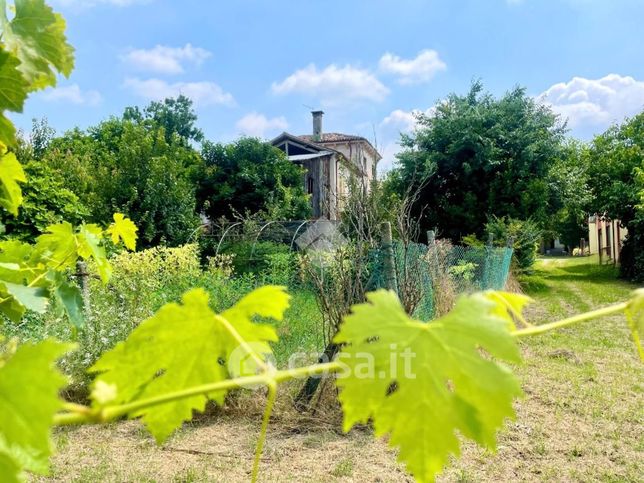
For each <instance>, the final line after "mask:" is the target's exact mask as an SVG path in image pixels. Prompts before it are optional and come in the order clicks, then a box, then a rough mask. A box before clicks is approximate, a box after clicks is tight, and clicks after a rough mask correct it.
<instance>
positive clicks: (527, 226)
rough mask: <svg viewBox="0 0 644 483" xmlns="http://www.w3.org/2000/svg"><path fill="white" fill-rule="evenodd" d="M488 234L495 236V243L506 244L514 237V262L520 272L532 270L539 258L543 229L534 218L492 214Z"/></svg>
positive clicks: (487, 227)
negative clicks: (520, 218) (518, 218)
mask: <svg viewBox="0 0 644 483" xmlns="http://www.w3.org/2000/svg"><path fill="white" fill-rule="evenodd" d="M485 231H486V233H487V234H488V235H490V234H491V235H492V236H493V237H494V243H495V244H496V245H498V246H505V244H506V243H507V240H508V239H509V238H512V239H513V244H512V248H514V254H513V255H512V262H513V264H514V267H515V268H516V270H517V271H518V272H526V271H530V269H531V268H532V266H533V265H534V262H535V261H536V259H537V250H538V248H539V240H540V239H541V234H542V233H541V229H540V228H539V226H538V225H537V224H536V223H535V222H534V221H532V220H517V219H514V218H510V217H506V216H504V217H502V218H499V217H497V216H492V217H490V218H489V219H488V222H487V223H486V225H485Z"/></svg>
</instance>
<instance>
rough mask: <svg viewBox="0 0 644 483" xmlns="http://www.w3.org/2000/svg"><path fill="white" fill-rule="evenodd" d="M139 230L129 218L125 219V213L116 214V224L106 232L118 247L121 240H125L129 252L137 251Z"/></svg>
mask: <svg viewBox="0 0 644 483" xmlns="http://www.w3.org/2000/svg"><path fill="white" fill-rule="evenodd" d="M137 230H138V228H137V227H136V225H135V224H134V223H133V222H132V220H130V219H129V218H125V215H123V213H114V223H112V224H111V225H110V226H109V227H108V228H107V230H106V232H107V234H108V235H111V236H112V242H113V243H114V244H115V245H117V244H118V242H119V240H123V244H124V245H125V248H127V249H128V250H135V249H136V238H137V236H136V232H137Z"/></svg>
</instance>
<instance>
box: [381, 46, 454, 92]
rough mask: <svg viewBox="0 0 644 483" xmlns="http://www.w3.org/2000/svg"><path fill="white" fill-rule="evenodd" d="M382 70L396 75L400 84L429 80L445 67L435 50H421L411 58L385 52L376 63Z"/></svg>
mask: <svg viewBox="0 0 644 483" xmlns="http://www.w3.org/2000/svg"><path fill="white" fill-rule="evenodd" d="M378 66H379V67H380V70H381V71H382V72H387V73H389V74H394V75H396V76H398V82H400V83H401V84H418V83H420V82H427V81H430V80H431V79H432V78H433V77H434V76H435V75H436V74H437V73H438V72H441V71H444V70H446V69H447V64H445V62H443V61H442V60H441V58H440V56H439V55H438V52H436V51H435V50H429V49H427V50H422V51H421V52H419V53H418V55H417V56H416V57H415V58H413V59H402V58H400V57H398V56H397V55H394V54H391V53H389V52H387V53H386V54H385V55H383V56H382V57H381V58H380V62H379V63H378Z"/></svg>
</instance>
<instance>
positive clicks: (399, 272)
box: [372, 240, 513, 320]
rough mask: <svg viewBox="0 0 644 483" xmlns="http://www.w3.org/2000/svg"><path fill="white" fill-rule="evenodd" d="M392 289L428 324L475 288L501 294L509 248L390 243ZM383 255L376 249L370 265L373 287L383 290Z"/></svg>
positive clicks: (384, 274)
mask: <svg viewBox="0 0 644 483" xmlns="http://www.w3.org/2000/svg"><path fill="white" fill-rule="evenodd" d="M392 248H393V250H392V251H393V257H394V267H395V289H396V290H397V292H398V295H399V296H400V298H401V299H402V300H403V301H408V304H409V305H408V307H406V308H408V309H410V312H412V314H413V316H414V317H416V318H419V319H421V320H429V319H431V318H433V317H435V316H437V315H440V314H442V313H445V312H446V311H448V310H449V309H450V308H451V306H452V305H453V303H454V301H455V299H456V297H457V296H458V295H460V294H463V293H471V292H475V291H478V290H489V289H492V290H501V289H503V288H504V287H505V284H506V282H507V279H508V275H509V271H510V264H511V261H512V252H513V250H512V248H507V247H491V246H483V247H465V246H458V245H452V244H451V243H450V242H449V241H446V240H437V241H434V242H430V245H429V246H428V245H424V244H419V243H410V244H406V245H405V244H402V243H400V242H394V243H393V244H392ZM385 253H386V252H384V251H383V250H378V251H377V253H376V254H375V260H374V263H373V265H372V270H373V276H372V280H373V287H374V288H383V287H385V288H389V286H390V282H388V281H387V273H386V266H385V256H386V255H385Z"/></svg>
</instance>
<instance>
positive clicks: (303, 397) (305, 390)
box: [295, 342, 340, 412]
mask: <svg viewBox="0 0 644 483" xmlns="http://www.w3.org/2000/svg"><path fill="white" fill-rule="evenodd" d="M339 351H340V345H339V344H336V343H334V342H330V343H329V345H327V346H326V348H325V349H324V352H323V353H322V355H321V356H320V357H319V358H318V364H322V363H325V362H331V361H332V360H333V359H334V358H335V356H336V354H337V353H338V352H339ZM321 380H322V376H321V375H317V376H309V377H308V379H307V380H306V382H305V383H304V386H303V387H302V389H300V392H299V393H298V395H297V396H296V398H295V408H296V409H297V410H298V411H300V412H304V411H306V410H307V409H309V407H310V405H311V399H313V396H314V395H315V391H317V389H318V386H319V385H320V381H321Z"/></svg>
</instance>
